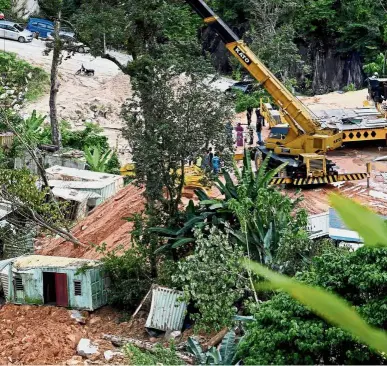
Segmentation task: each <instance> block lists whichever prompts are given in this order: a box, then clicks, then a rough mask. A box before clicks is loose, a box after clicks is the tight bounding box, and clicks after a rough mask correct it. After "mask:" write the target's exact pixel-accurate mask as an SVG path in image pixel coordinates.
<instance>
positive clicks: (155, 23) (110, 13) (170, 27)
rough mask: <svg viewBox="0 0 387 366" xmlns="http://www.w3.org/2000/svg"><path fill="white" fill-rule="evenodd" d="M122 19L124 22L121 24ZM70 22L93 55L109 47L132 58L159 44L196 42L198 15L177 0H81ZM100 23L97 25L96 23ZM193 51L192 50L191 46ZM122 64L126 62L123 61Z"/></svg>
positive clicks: (151, 50)
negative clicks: (144, 0)
mask: <svg viewBox="0 0 387 366" xmlns="http://www.w3.org/2000/svg"><path fill="white" fill-rule="evenodd" d="M123 21H124V23H125V26H122V24H123V23H122V22H123ZM73 22H74V24H75V27H76V29H77V33H78V34H79V36H80V38H81V39H82V40H83V41H84V42H86V43H87V44H88V45H89V46H90V47H91V50H92V53H93V54H94V55H101V54H103V53H104V38H105V42H106V45H107V47H108V48H113V49H117V48H118V49H125V50H126V51H127V52H128V53H129V54H130V55H132V56H133V58H134V59H137V58H138V57H140V56H143V55H145V54H149V53H153V54H154V55H156V54H157V52H154V50H155V49H156V48H158V46H159V45H164V44H169V43H172V42H175V43H176V44H179V43H191V42H196V35H197V28H198V26H199V24H200V20H199V18H198V17H196V16H195V17H193V16H192V15H191V11H190V9H189V7H188V6H187V5H186V4H184V3H182V2H180V1H176V0H168V1H162V0H152V1H146V2H138V1H136V0H126V1H125V2H123V3H122V2H118V1H114V0H113V1H109V2H101V1H97V0H88V1H86V2H84V3H83V4H82V6H81V8H80V10H79V12H78V13H77V14H76V15H75V16H74V18H73ZM95 24H99V25H100V26H99V27H95ZM191 52H192V50H191ZM124 66H125V65H124Z"/></svg>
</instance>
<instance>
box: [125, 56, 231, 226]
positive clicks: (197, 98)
mask: <svg viewBox="0 0 387 366" xmlns="http://www.w3.org/2000/svg"><path fill="white" fill-rule="evenodd" d="M147 62H149V64H146V67H145V65H144V64H138V67H139V68H138V69H137V72H136V76H135V77H134V78H133V79H132V81H133V83H134V88H135V94H134V96H133V98H132V99H130V100H129V101H128V103H127V104H126V105H125V107H124V109H123V116H124V118H125V120H126V128H125V130H124V136H125V137H126V138H127V139H128V142H129V146H130V148H131V152H132V156H133V162H134V163H135V165H136V177H137V180H138V182H139V183H145V184H146V197H147V200H148V201H156V202H158V204H160V205H161V207H162V210H163V212H165V213H166V214H167V215H168V216H167V219H168V221H169V223H168V224H174V221H175V220H176V218H177V217H178V210H179V204H180V201H181V195H182V189H183V185H184V165H185V164H186V162H187V161H188V160H189V159H192V160H194V161H195V160H196V159H197V158H198V157H199V155H201V154H202V153H203V149H204V148H205V147H206V146H208V145H209V144H211V145H212V146H214V149H216V150H217V151H218V152H219V153H220V155H221V157H222V160H223V161H225V162H227V161H230V160H231V156H232V146H230V144H229V141H228V140H227V133H226V130H225V121H227V120H229V119H230V118H231V116H232V114H233V111H232V104H230V101H229V100H228V99H227V98H226V97H225V96H224V95H223V94H221V93H219V92H217V91H215V90H213V89H211V88H210V87H209V86H208V85H206V84H205V83H204V82H203V79H202V76H203V75H201V74H198V73H196V72H195V73H194V72H188V73H187V79H186V80H184V82H182V83H181V84H180V83H179V85H176V77H177V74H176V69H175V68H173V69H172V68H166V69H164V68H161V67H160V65H159V64H158V62H157V61H155V60H154V59H149V60H148V61H147ZM185 65H187V64H185ZM142 67H143V68H142ZM164 189H165V190H166V192H167V197H168V198H166V195H165V191H163V190H164Z"/></svg>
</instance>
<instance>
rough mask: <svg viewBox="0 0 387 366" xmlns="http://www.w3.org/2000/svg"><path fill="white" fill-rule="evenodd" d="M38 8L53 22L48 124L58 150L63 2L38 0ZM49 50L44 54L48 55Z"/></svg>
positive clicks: (59, 138) (59, 139) (58, 0)
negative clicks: (59, 69)
mask: <svg viewBox="0 0 387 366" xmlns="http://www.w3.org/2000/svg"><path fill="white" fill-rule="evenodd" d="M38 3H39V6H40V7H41V8H42V9H43V10H44V11H45V13H46V14H50V15H51V19H53V21H54V32H53V34H52V35H53V37H54V40H53V42H52V53H53V54H52V62H51V75H50V100H49V106H50V123H51V131H52V143H53V145H55V146H58V148H61V147H62V137H61V133H60V128H59V122H58V115H57V108H56V98H57V94H58V91H59V86H60V83H59V80H58V67H59V64H60V62H61V53H62V49H63V41H62V40H61V39H60V37H59V31H60V29H61V21H62V9H63V4H64V2H63V0H39V1H38ZM48 53H49V50H47V51H46V52H45V54H48Z"/></svg>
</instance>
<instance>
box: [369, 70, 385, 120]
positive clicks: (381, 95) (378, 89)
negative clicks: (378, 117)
mask: <svg viewBox="0 0 387 366" xmlns="http://www.w3.org/2000/svg"><path fill="white" fill-rule="evenodd" d="M367 81H368V98H369V99H371V100H372V101H373V102H374V103H375V107H376V108H377V109H378V110H379V112H380V113H382V114H387V78H379V77H377V75H374V76H371V77H370V78H368V79H367Z"/></svg>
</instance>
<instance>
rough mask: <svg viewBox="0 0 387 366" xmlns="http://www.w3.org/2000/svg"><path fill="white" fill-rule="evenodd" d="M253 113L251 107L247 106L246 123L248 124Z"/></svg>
mask: <svg viewBox="0 0 387 366" xmlns="http://www.w3.org/2000/svg"><path fill="white" fill-rule="evenodd" d="M252 115H253V108H251V107H247V125H248V126H250V124H251V117H252Z"/></svg>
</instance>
